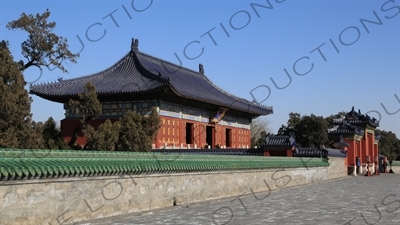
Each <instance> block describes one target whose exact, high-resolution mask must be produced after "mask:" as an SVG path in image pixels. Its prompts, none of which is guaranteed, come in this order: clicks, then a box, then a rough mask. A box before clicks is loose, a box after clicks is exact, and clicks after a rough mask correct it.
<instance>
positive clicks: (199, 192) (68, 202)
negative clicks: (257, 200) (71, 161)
mask: <svg viewBox="0 0 400 225" xmlns="http://www.w3.org/2000/svg"><path fill="white" fill-rule="evenodd" d="M302 160H304V161H305V162H306V161H307V160H309V159H307V158H304V159H302ZM329 163H330V164H329V166H326V167H308V166H305V167H300V168H279V169H272V168H270V169H262V170H239V171H225V172H223V171H219V172H198V173H173V174H150V175H121V176H99V177H71V178H55V179H35V180H20V181H0V206H1V208H0V224H2V225H8V224H21V225H24V224H25V225H27V224H35V225H37V224H43V225H44V224H46V225H61V224H73V223H75V222H78V221H83V220H91V219H97V218H104V217H109V216H115V215H122V214H128V213H132V212H141V211H146V210H151V209H156V208H163V207H168V206H173V205H181V204H189V203H195V202H202V201H207V200H211V199H218V198H223V197H229V196H238V195H241V194H249V193H252V194H254V197H257V194H256V193H258V192H265V191H270V190H274V189H280V188H285V187H290V186H296V185H303V184H310V183H315V182H321V181H325V180H330V179H335V178H341V177H346V176H348V175H347V168H346V167H345V158H330V159H329ZM304 165H306V163H305V164H304Z"/></svg>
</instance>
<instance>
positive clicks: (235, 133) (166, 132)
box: [61, 116, 251, 148]
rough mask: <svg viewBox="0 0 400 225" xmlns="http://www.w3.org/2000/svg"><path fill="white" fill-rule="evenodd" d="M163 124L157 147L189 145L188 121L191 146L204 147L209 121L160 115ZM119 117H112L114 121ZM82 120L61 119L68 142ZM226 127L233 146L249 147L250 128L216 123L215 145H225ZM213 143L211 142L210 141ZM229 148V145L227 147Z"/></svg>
mask: <svg viewBox="0 0 400 225" xmlns="http://www.w3.org/2000/svg"><path fill="white" fill-rule="evenodd" d="M160 119H161V123H162V126H161V128H160V130H159V132H158V135H157V139H156V140H155V142H154V143H153V146H154V147H155V148H163V147H164V145H165V144H167V146H169V147H171V146H173V145H175V147H176V148H179V147H180V146H181V144H182V146H183V147H184V148H187V147H188V144H186V123H192V124H193V128H194V129H193V144H190V147H191V148H194V144H196V145H197V148H202V147H204V146H205V145H206V126H209V125H208V124H207V123H201V122H197V121H193V120H184V119H177V118H172V117H166V116H160ZM105 120H106V119H96V120H92V121H90V122H89V124H90V125H92V126H93V127H94V128H97V127H98V126H99V125H100V124H102V123H103V122H104V121H105ZM116 120H117V119H111V121H112V122H114V121H116ZM79 124H80V121H79V120H77V119H63V120H61V133H62V134H63V136H64V139H65V140H66V141H67V142H68V141H69V140H70V139H71V135H72V132H73V131H74V129H75V128H76V127H77V126H79ZM226 129H231V133H232V136H231V148H242V146H244V147H245V148H246V147H249V148H250V146H251V143H250V130H248V129H243V128H235V127H229V126H223V125H219V124H216V125H215V126H214V143H213V146H215V145H217V144H219V145H225V144H226V143H225V141H226V135H225V132H226ZM77 143H78V144H79V145H81V146H84V145H85V144H86V138H85V137H84V136H83V134H82V132H81V133H79V135H78V139H77ZM208 144H211V143H208ZM227 148H229V147H227Z"/></svg>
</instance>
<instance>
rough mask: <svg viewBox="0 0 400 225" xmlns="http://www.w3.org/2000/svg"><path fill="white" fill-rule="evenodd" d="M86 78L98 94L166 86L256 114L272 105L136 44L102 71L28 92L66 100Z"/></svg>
mask: <svg viewBox="0 0 400 225" xmlns="http://www.w3.org/2000/svg"><path fill="white" fill-rule="evenodd" d="M201 67H202V66H201ZM202 71H204V70H202ZM87 82H91V83H93V84H94V85H95V86H96V90H97V94H98V95H113V94H119V95H120V94H138V93H147V92H155V91H160V90H162V89H164V88H169V89H170V90H172V92H174V93H175V94H176V95H178V96H180V97H182V98H186V99H192V100H198V101H202V102H206V103H209V104H213V105H216V106H219V107H225V108H228V109H236V110H239V111H242V112H247V113H252V114H255V115H268V114H272V113H273V109H272V107H269V106H264V105H260V104H257V103H254V102H250V101H248V100H245V99H242V98H239V97H236V96H234V95H232V94H229V93H227V92H225V91H223V90H222V89H220V88H219V87H217V86H216V85H215V84H213V83H212V82H211V81H210V80H209V79H208V78H207V77H206V76H205V75H204V74H203V72H196V71H193V70H190V69H187V68H183V67H181V66H179V65H175V64H172V63H170V62H167V61H164V60H162V59H159V58H156V57H153V56H150V55H148V54H145V53H142V52H139V51H138V50H137V48H132V50H131V51H130V52H129V53H128V54H126V55H125V56H124V57H123V58H122V59H121V60H119V61H118V62H117V63H115V64H114V65H113V66H111V67H110V68H108V69H106V70H104V71H101V72H99V73H95V74H93V75H89V76H83V77H79V78H75V79H70V80H61V81H59V82H55V83H50V84H39V85H32V86H31V87H30V93H32V94H35V95H38V96H40V97H42V98H45V99H48V100H51V101H56V102H65V101H66V99H67V98H66V97H74V96H77V95H78V93H81V92H83V91H84V84H85V83H87Z"/></svg>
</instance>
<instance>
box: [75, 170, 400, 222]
mask: <svg viewBox="0 0 400 225" xmlns="http://www.w3.org/2000/svg"><path fill="white" fill-rule="evenodd" d="M78 224H85V225H106V224H107V225H123V224H171V225H175V224H185V225H186V224H215V225H220V224H231V225H233V224H236V225H237V224H246V225H252V224H254V225H256V224H307V225H308V224H318V225H321V224H335V225H336V224H339V225H340V224H343V225H345V224H347V225H350V224H351V225H357V224H382V225H391V224H400V175H398V174H383V175H380V176H374V177H364V176H357V177H351V176H349V177H346V178H344V179H338V180H331V181H325V182H321V183H314V184H310V185H303V186H297V187H291V188H281V189H279V190H274V191H271V192H264V193H255V194H252V193H251V192H250V190H249V191H248V192H247V193H244V194H243V195H241V196H232V197H230V198H224V199H219V200H213V201H208V202H202V203H196V204H189V205H181V206H173V207H169V208H164V209H157V210H151V211H146V212H141V213H132V214H128V215H121V216H116V217H110V218H106V219H98V220H93V221H85V222H81V223H78Z"/></svg>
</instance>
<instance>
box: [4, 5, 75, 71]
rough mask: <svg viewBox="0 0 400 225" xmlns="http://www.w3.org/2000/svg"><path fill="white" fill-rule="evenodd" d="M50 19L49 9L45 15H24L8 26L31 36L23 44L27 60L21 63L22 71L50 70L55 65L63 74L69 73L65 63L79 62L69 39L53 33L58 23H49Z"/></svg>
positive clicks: (23, 51) (23, 53) (23, 52)
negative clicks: (33, 69)
mask: <svg viewBox="0 0 400 225" xmlns="http://www.w3.org/2000/svg"><path fill="white" fill-rule="evenodd" d="M49 17H50V11H49V10H48V9H47V10H46V11H45V12H44V13H43V14H41V15H40V14H39V13H38V14H36V15H35V16H34V15H32V14H29V15H26V14H25V13H22V14H21V16H20V18H19V19H17V20H13V21H11V22H9V23H8V24H7V28H8V29H10V30H14V29H17V30H18V29H19V30H22V31H26V32H27V33H28V34H29V35H28V39H27V40H26V41H24V42H22V44H21V47H22V55H23V56H24V57H25V58H26V59H27V62H25V63H24V62H23V61H22V60H21V61H20V62H19V69H20V70H21V71H23V70H25V69H27V68H29V67H30V66H36V67H38V68H39V69H41V67H42V66H45V67H47V68H49V67H50V66H51V65H53V66H55V67H56V68H59V69H60V70H61V71H62V72H68V71H67V70H66V69H65V68H64V66H63V64H62V63H63V61H64V60H68V61H70V62H72V63H76V62H77V61H76V60H77V58H78V57H79V55H77V54H73V53H71V51H70V50H69V49H68V43H67V39H65V38H63V37H62V36H58V35H56V34H54V33H53V32H52V31H53V29H54V28H55V26H56V23H55V22H47V19H48V18H49Z"/></svg>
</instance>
